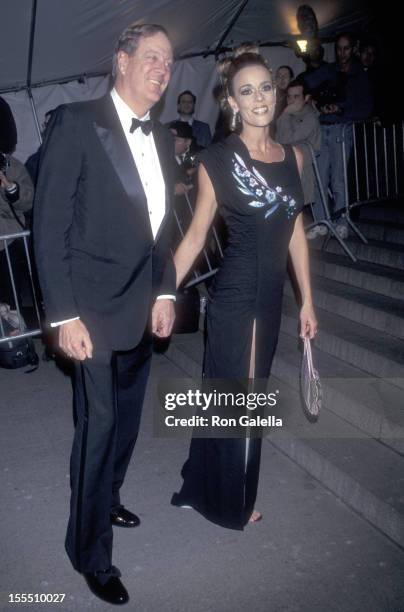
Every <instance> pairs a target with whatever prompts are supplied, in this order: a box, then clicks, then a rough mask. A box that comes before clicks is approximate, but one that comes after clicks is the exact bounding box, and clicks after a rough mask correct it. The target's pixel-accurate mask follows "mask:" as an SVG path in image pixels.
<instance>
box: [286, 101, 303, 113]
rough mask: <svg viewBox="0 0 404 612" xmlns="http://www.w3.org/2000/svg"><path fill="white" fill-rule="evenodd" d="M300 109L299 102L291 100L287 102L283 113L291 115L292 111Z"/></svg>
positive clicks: (295, 111)
mask: <svg viewBox="0 0 404 612" xmlns="http://www.w3.org/2000/svg"><path fill="white" fill-rule="evenodd" d="M300 110H301V104H299V103H298V102H291V104H287V106H285V109H284V111H283V112H284V113H285V114H287V115H292V114H293V113H298V112H299V111H300Z"/></svg>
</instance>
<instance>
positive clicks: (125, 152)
mask: <svg viewBox="0 0 404 612" xmlns="http://www.w3.org/2000/svg"><path fill="white" fill-rule="evenodd" d="M94 128H95V131H96V133H97V135H98V137H99V139H100V142H101V144H102V146H103V148H104V150H105V152H106V154H107V155H108V157H109V159H110V161H111V163H112V165H113V167H114V169H115V172H116V173H117V175H118V177H119V179H120V181H121V183H122V186H123V188H124V189H125V191H126V194H127V195H128V197H129V199H130V200H131V201H132V203H133V204H134V205H136V206H139V202H140V203H141V205H142V206H141V207H142V208H143V209H144V212H145V213H146V216H147V219H148V220H149V215H148V212H147V200H146V194H145V192H144V189H143V185H142V181H141V179H140V176H139V172H138V169H137V167H136V164H135V162H134V160H133V156H132V152H131V150H130V148H129V145H128V141H127V139H126V136H125V134H124V131H123V129H122V125H121V123H120V121H119V118H118V114H117V112H116V110H115V106H114V103H113V102H112V99H111V97H110V96H109V95H108V96H105V97H104V98H102V99H101V100H100V102H99V107H98V113H97V116H96V119H95V121H94ZM149 223H150V220H149Z"/></svg>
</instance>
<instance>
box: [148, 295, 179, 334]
mask: <svg viewBox="0 0 404 612" xmlns="http://www.w3.org/2000/svg"><path fill="white" fill-rule="evenodd" d="M174 319H175V310H174V301H173V300H169V299H162V300H156V301H155V303H154V306H153V308H152V332H153V334H155V335H156V336H157V337H158V338H167V337H168V336H169V335H170V334H171V330H172V328H173V325H174Z"/></svg>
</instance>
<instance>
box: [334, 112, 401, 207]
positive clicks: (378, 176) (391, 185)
mask: <svg viewBox="0 0 404 612" xmlns="http://www.w3.org/2000/svg"><path fill="white" fill-rule="evenodd" d="M348 129H352V150H347V149H348V147H347V144H346V142H347V140H348V139H347V138H346V134H347V130H348ZM342 141H343V142H342V146H343V155H344V171H345V175H344V178H345V198H346V207H347V215H348V217H349V211H350V210H351V209H352V208H354V207H356V206H361V205H362V204H371V203H375V202H384V201H391V200H395V199H398V198H402V197H404V173H403V169H404V122H400V123H397V124H393V125H389V126H382V125H381V124H380V122H378V121H357V122H354V123H351V124H347V125H345V126H344V130H343V138H342ZM349 148H350V147H349Z"/></svg>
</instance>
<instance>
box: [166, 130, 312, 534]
mask: <svg viewBox="0 0 404 612" xmlns="http://www.w3.org/2000/svg"><path fill="white" fill-rule="evenodd" d="M201 163H202V164H203V165H204V167H205V168H206V171H207V173H208V175H209V178H210V180H211V182H212V185H213V188H214V190H215V195H216V200H217V203H218V208H219V212H220V214H221V215H222V217H223V219H224V222H225V224H226V228H227V234H228V242H227V247H226V249H225V253H224V257H223V261H222V264H221V266H220V269H219V271H218V273H217V274H216V277H215V279H214V282H213V288H212V292H211V298H210V300H209V303H208V309H207V327H206V331H207V335H206V347H205V358H204V377H205V379H232V380H240V379H246V378H248V377H249V376H250V378H255V379H260V380H262V379H268V377H269V374H270V370H271V364H272V359H273V355H274V352H275V348H276V344H277V341H278V333H279V327H280V318H281V301H282V292H283V284H284V280H285V275H286V266H287V255H288V245H289V241H290V238H291V235H292V231H293V228H294V223H295V220H296V217H297V215H298V214H299V212H300V211H301V209H302V207H303V193H302V189H301V184H300V177H299V172H298V168H297V163H296V158H295V154H294V151H293V149H292V147H290V146H285V147H284V159H283V160H282V161H279V162H271V163H265V162H262V161H258V160H254V159H252V158H251V157H250V155H249V152H248V150H247V148H246V146H245V145H244V143H243V142H242V140H241V139H240V138H239V137H238V136H237V135H235V134H233V135H231V136H229V138H227V140H226V141H225V142H223V143H218V144H215V145H213V146H212V147H210V148H209V149H208V150H207V151H205V152H204V153H203V154H202V155H201ZM252 347H254V349H255V350H254V353H253V354H252ZM260 455H261V440H260V439H259V438H249V439H246V438H244V439H243V438H240V439H233V438H231V439H226V438H221V439H216V438H215V439H212V438H196V437H194V438H193V439H192V442H191V446H190V452H189V458H188V460H187V461H186V463H185V465H184V467H183V469H182V476H183V479H184V482H183V485H182V488H181V490H180V492H179V493H175V494H174V495H173V498H172V503H173V504H174V505H176V506H191V507H192V508H194V509H195V510H197V511H198V512H200V513H201V514H202V515H203V516H205V517H206V518H207V519H209V520H211V521H212V522H214V523H216V524H218V525H221V526H223V527H228V528H231V529H243V528H244V526H245V525H246V524H247V522H248V520H249V518H250V516H251V513H252V511H253V509H254V503H255V499H256V495H257V488H258V476H259V466H260Z"/></svg>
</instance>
